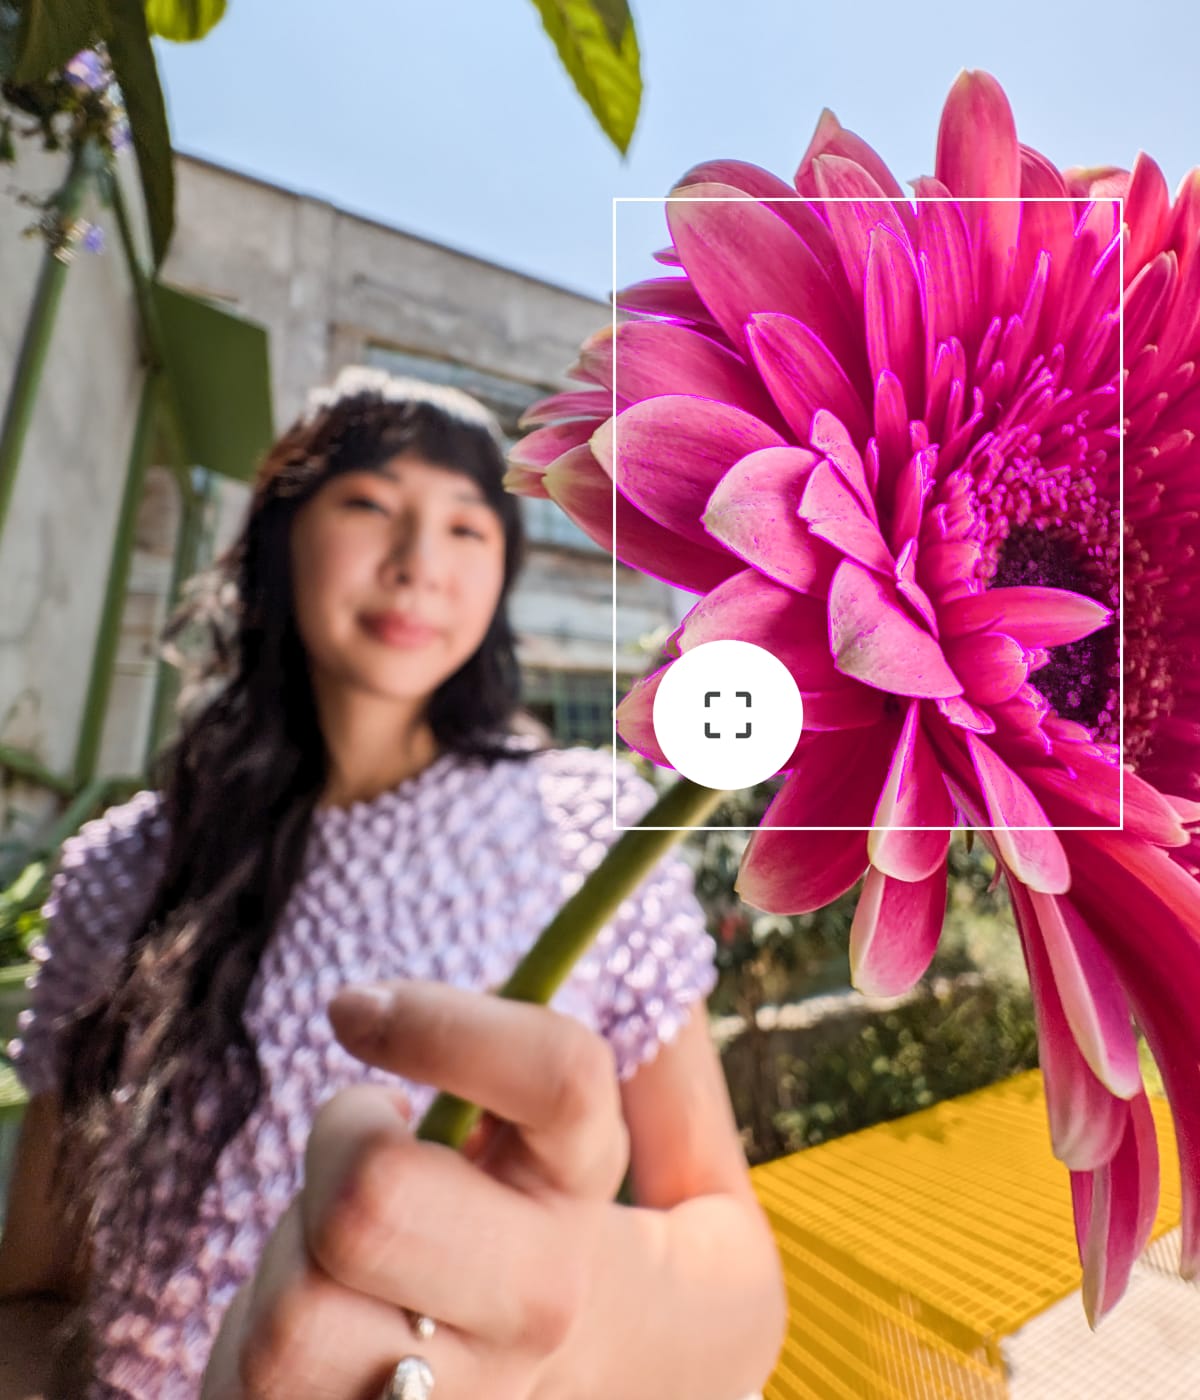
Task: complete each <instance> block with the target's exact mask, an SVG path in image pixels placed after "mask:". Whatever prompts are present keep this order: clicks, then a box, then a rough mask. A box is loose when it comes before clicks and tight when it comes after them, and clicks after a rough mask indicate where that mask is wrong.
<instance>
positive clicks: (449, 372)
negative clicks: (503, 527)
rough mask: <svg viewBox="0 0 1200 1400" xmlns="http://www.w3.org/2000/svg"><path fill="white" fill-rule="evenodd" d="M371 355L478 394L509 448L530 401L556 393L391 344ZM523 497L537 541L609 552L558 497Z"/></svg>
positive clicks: (398, 369)
mask: <svg viewBox="0 0 1200 1400" xmlns="http://www.w3.org/2000/svg"><path fill="white" fill-rule="evenodd" d="M365 359H366V362H367V364H370V365H376V366H378V367H379V368H380V369H386V370H389V371H391V372H392V373H393V374H407V375H411V376H412V377H413V378H414V379H424V380H427V381H428V382H429V383H431V384H451V385H453V386H454V387H455V388H456V389H462V390H463V391H464V392H465V393H468V394H470V395H471V396H472V397H473V398H477V399H478V400H479V401H480V403H482V404H484V405H485V406H486V407H488V408H490V409H491V411H492V412H493V413H494V414H495V415H496V418H497V419H498V421H499V423H500V427H501V429H502V431H503V433H504V440H505V445H506V446H507V447H511V446H513V444H514V443H515V442H516V440H517V438H518V437H520V436H521V433H520V431H519V430H518V428H517V423H518V421H519V419H520V417H521V414H522V413H524V412H525V410H526V409H527V408H528V407H529V405H530V404H532V403H536V402H537V400H538V399H542V398H545V397H546V395H547V394H550V393H553V389H552V388H545V387H539V386H537V385H530V384H523V383H521V382H520V381H518V380H515V379H504V378H503V377H502V376H500V375H496V374H486V373H484V372H483V371H482V370H477V369H471V368H469V367H468V366H466V365H459V364H454V363H452V362H451V361H449V360H434V359H430V358H429V357H428V356H425V355H411V354H409V353H408V352H407V351H404V350H393V349H392V348H391V347H390V346H386V345H368V346H367V349H366V354H365ZM520 499H521V511H522V515H523V518H524V523H525V533H526V534H527V535H528V537H529V539H530V540H532V541H533V542H534V543H536V544H550V545H559V546H561V547H563V548H565V549H580V550H590V551H591V552H593V553H597V554H604V553H606V552H607V551H605V550H603V549H602V548H601V547H600V546H599V545H598V544H596V543H595V541H594V540H592V539H590V538H589V537H588V536H587V535H585V534H584V532H583V531H582V530H581V529H580V528H579V526H578V525H576V524H575V522H574V521H573V520H572V519H571V518H570V516H568V515H567V514H565V512H564V511H562V510H561V509H560V508H559V507H558V506H557V505H556V504H555V503H554V502H553V501H547V500H539V499H535V498H533V497H531V496H522V497H521V498H520Z"/></svg>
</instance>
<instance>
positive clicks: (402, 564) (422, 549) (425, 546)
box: [386, 526, 438, 576]
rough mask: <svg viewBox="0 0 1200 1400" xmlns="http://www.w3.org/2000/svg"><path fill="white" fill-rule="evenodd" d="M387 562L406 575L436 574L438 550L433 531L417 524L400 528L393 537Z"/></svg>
mask: <svg viewBox="0 0 1200 1400" xmlns="http://www.w3.org/2000/svg"><path fill="white" fill-rule="evenodd" d="M386 564H387V567H388V568H395V569H399V570H400V571H401V572H402V573H403V574H405V575H407V574H411V573H419V574H422V575H427V576H429V575H436V573H437V571H438V550H437V544H436V542H435V541H434V539H433V536H432V532H431V531H428V530H423V529H419V528H417V527H415V526H406V527H403V528H401V529H400V530H398V531H397V532H396V534H395V536H394V537H393V539H392V547H391V549H390V550H389V551H388V556H387V560H386Z"/></svg>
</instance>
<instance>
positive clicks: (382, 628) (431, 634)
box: [362, 614, 439, 647]
mask: <svg viewBox="0 0 1200 1400" xmlns="http://www.w3.org/2000/svg"><path fill="white" fill-rule="evenodd" d="M362 625H363V627H364V628H366V630H367V631H368V632H369V633H370V634H371V636H373V637H374V638H375V639H376V640H377V641H380V642H384V643H386V644H387V645H388V646H393V647H416V646H422V645H424V644H425V643H426V642H432V641H433V640H434V638H435V637H437V636H438V635H439V632H438V629H437V628H436V627H426V626H424V625H423V624H421V623H414V622H406V621H405V620H404V619H403V618H399V617H394V616H391V615H388V614H383V615H376V616H368V617H364V618H363V620H362Z"/></svg>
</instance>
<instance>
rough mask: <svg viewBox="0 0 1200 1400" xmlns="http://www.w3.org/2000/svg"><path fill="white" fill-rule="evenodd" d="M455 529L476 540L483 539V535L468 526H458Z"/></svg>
mask: <svg viewBox="0 0 1200 1400" xmlns="http://www.w3.org/2000/svg"><path fill="white" fill-rule="evenodd" d="M456 528H457V529H458V530H459V531H461V532H465V533H466V534H468V535H474V536H475V538H476V539H477V540H481V539H483V533H482V532H481V531H479V530H472V529H471V527H470V526H469V525H459V526H457V527H456Z"/></svg>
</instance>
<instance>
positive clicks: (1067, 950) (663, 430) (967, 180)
mask: <svg viewBox="0 0 1200 1400" xmlns="http://www.w3.org/2000/svg"><path fill="white" fill-rule="evenodd" d="M935 170H936V175H935V177H933V178H927V179H921V180H918V181H916V182H914V190H915V193H916V195H917V200H916V201H915V202H914V201H911V200H908V199H906V197H905V196H904V193H903V191H902V190H901V188H900V186H899V184H898V183H897V181H896V180H895V178H894V177H893V176H892V174H891V173H890V171H889V170H888V169H887V167H886V166H885V165H884V163H883V162H882V160H881V159H880V158H879V156H878V155H877V154H876V153H875V152H874V151H873V150H872V149H871V148H870V147H869V146H868V145H867V144H866V143H865V142H864V141H862V140H861V139H860V138H859V137H857V136H855V135H853V134H852V133H850V132H848V131H846V130H844V129H843V128H842V127H841V126H840V125H839V124H838V123H837V121H836V119H835V118H834V117H833V116H832V114H831V113H829V112H826V113H824V114H823V115H822V117H821V120H820V122H819V123H818V126H817V131H816V134H815V136H814V138H813V140H812V143H811V144H810V146H809V149H808V150H807V151H806V152H805V154H804V157H803V159H802V160H801V162H800V165H799V168H798V170H797V171H796V175H795V179H794V184H793V185H788V184H786V183H785V182H784V181H782V180H780V179H778V178H777V177H775V176H774V175H772V174H770V173H769V172H767V171H765V170H762V169H759V168H758V167H755V166H752V165H747V164H743V163H740V162H737V161H716V162H709V163H706V164H703V165H700V166H697V167H695V168H694V169H693V170H691V171H690V172H688V174H687V175H686V176H685V177H684V178H683V180H682V181H681V182H680V183H679V185H678V186H677V187H676V189H675V190H674V191H673V192H672V193H673V195H674V196H676V200H673V201H672V202H671V203H669V204H668V206H667V220H668V225H669V228H670V233H671V246H670V247H669V248H667V249H664V250H663V251H662V252H660V253H659V254H657V255H656V256H657V258H658V259H659V261H660V262H662V263H664V264H666V265H668V266H669V267H673V268H675V269H677V270H675V271H672V272H671V273H670V274H669V275H667V276H663V277H658V278H654V279H651V280H648V281H645V282H641V283H638V284H637V285H636V286H633V287H630V288H627V289H626V290H624V291H623V292H620V293H618V294H617V296H616V303H617V306H618V307H620V308H621V309H623V310H624V311H625V312H627V313H629V316H630V319H627V320H624V321H623V322H622V323H621V324H620V325H618V326H617V327H616V331H615V336H614V333H613V331H612V329H611V328H607V329H605V330H601V331H599V332H597V334H596V335H595V336H593V337H592V338H591V339H590V340H589V341H588V342H587V343H586V344H585V345H584V346H583V349H582V353H581V355H580V359H579V361H578V363H577V365H575V366H574V367H573V368H572V371H571V374H572V377H574V378H576V379H577V380H579V381H580V383H581V385H582V387H580V388H579V389H577V390H572V391H570V392H568V393H563V394H557V395H554V396H553V397H551V398H549V399H547V400H545V401H543V402H542V403H540V404H538V405H535V406H534V408H533V409H531V410H530V412H529V413H528V414H527V415H526V420H525V423H526V426H530V427H534V428H535V431H533V432H532V433H530V434H529V435H528V436H527V437H526V438H525V439H524V440H523V441H522V442H520V443H519V444H517V446H516V448H515V449H514V450H513V452H512V454H511V465H512V470H511V472H510V474H509V477H508V484H509V486H510V489H513V490H515V491H517V492H521V493H525V494H530V495H543V496H549V497H551V498H553V499H554V500H556V501H557V502H558V503H559V505H560V506H561V507H562V508H563V509H564V510H565V511H566V512H567V513H568V514H569V515H570V516H571V517H572V518H573V519H574V520H575V521H576V522H577V523H578V524H579V525H580V526H581V527H582V528H583V529H584V530H586V531H587V532H588V533H589V535H591V536H592V538H594V539H596V540H598V541H599V542H600V543H602V544H603V545H605V547H607V548H610V549H611V548H613V545H614V541H613V536H612V521H613V514H614V500H615V514H616V524H617V535H616V553H617V555H618V557H619V558H620V559H621V560H622V561H623V562H624V563H626V564H628V565H630V566H631V567H633V568H636V569H638V570H641V571H642V572H644V573H647V574H651V575H653V576H655V577H657V578H661V579H665V580H666V581H667V582H669V583H671V584H674V585H675V586H677V587H680V588H683V589H685V590H687V591H690V592H692V593H695V594H698V595H700V596H699V600H698V601H697V603H696V604H695V606H694V607H693V608H692V610H691V611H690V612H689V613H688V615H687V617H686V618H685V619H684V621H683V622H682V624H681V625H680V627H679V628H678V629H677V631H676V632H675V633H674V634H673V636H672V638H671V639H670V642H669V644H668V648H667V650H668V655H669V656H672V657H677V656H679V655H680V654H681V653H682V652H684V651H686V650H687V649H688V648H690V647H693V646H697V645H700V644H701V643H703V642H707V641H713V640H718V639H728V638H735V639H741V640H746V641H752V642H755V643H757V644H758V645H760V646H763V647H765V648H766V649H768V650H770V651H771V652H773V653H774V654H775V655H776V656H778V657H779V658H780V659H781V660H782V661H783V662H784V663H785V664H786V665H787V666H788V668H789V670H790V671H791V674H792V675H793V677H794V678H795V680H796V683H797V685H798V686H799V688H800V690H801V692H802V695H803V698H804V711H805V733H804V736H803V737H802V738H801V740H800V742H799V744H798V746H797V748H796V750H795V752H794V754H793V755H792V756H791V758H790V760H789V761H788V763H787V764H786V765H784V781H783V782H782V786H781V787H780V789H779V791H778V793H777V795H776V796H775V798H774V800H773V802H772V803H771V806H770V808H769V809H768V811H767V812H766V814H765V816H764V818H763V821H762V823H761V825H760V827H759V828H758V829H757V830H756V831H755V833H754V834H753V836H752V838H751V840H750V842H749V845H748V847H747V850H746V853H745V856H744V859H743V861H742V865H741V870H740V873H739V876H738V882H737V890H738V893H739V894H740V895H741V896H742V898H743V899H744V900H746V902H747V903H749V904H751V905H754V906H756V907H758V908H760V909H764V910H768V911H771V912H778V913H797V912H803V911H808V910H813V909H816V908H820V907H821V906H823V905H825V904H827V903H829V902H830V901H831V900H833V899H835V898H836V897H837V896H839V895H841V894H843V893H844V892H845V891H847V890H848V889H850V888H851V887H852V886H853V885H854V884H855V883H856V882H857V881H858V880H859V879H862V878H863V877H864V876H865V880H864V883H863V887H862V892H861V896H860V899H859V903H858V906H857V912H856V915H855V919H854V924H853V929H852V933H851V963H852V970H853V974H854V978H855V982H856V985H858V986H860V987H861V988H863V989H867V990H871V991H876V992H897V991H900V990H903V989H904V988H906V987H908V986H910V985H911V984H912V983H913V982H914V981H915V980H916V979H917V978H918V977H919V976H920V975H921V974H922V972H923V971H924V970H925V968H926V967H927V966H928V964H929V961H930V959H931V957H932V956H933V952H934V949H935V947H936V944H937V941H938V937H939V935H940V932H941V927H942V920H943V915H944V911H945V900H946V853H947V848H948V842H949V837H950V830H949V829H950V828H951V827H952V826H954V825H955V824H958V823H963V822H965V823H967V824H970V825H972V826H975V827H978V828H981V829H982V830H983V832H984V839H985V840H986V841H987V843H988V844H989V846H990V847H991V849H992V850H993V852H994V854H995V856H996V859H997V861H998V864H999V866H1000V868H1001V869H1002V871H1003V873H1004V875H1005V877H1006V879H1007V882H1008V884H1009V887H1010V889H1011V891H1012V898H1013V905H1014V910H1015V913H1016V918H1017V925H1018V929H1019V931H1020V935H1021V939H1022V944H1023V947H1024V950H1025V957H1026V963H1027V965H1028V968H1029V973H1030V980H1031V984H1032V988H1033V993H1034V999H1035V1006H1036V1011H1037V1017H1038V1029H1039V1037H1040V1043H1041V1058H1042V1066H1043V1070H1044V1073H1045V1080H1046V1089H1047V1099H1048V1106H1049V1113H1050V1122H1051V1129H1052V1136H1053V1141H1054V1146H1055V1150H1056V1152H1057V1154H1058V1155H1059V1156H1060V1158H1061V1159H1062V1160H1063V1161H1064V1162H1065V1163H1066V1165H1067V1166H1068V1167H1069V1168H1070V1169H1071V1171H1072V1174H1073V1176H1072V1180H1073V1187H1074V1198H1075V1205H1076V1218H1077V1225H1078V1234H1079V1243H1080V1253H1081V1258H1082V1260H1083V1264H1084V1274H1085V1288H1084V1293H1085V1303H1086V1305H1087V1308H1088V1311H1089V1315H1090V1316H1091V1317H1092V1318H1093V1319H1095V1318H1097V1317H1098V1316H1099V1315H1101V1314H1102V1313H1103V1312H1104V1311H1105V1310H1106V1309H1107V1308H1108V1307H1110V1306H1111V1305H1112V1303H1113V1302H1114V1301H1115V1300H1116V1299H1117V1298H1118V1297H1119V1296H1120V1293H1121V1291H1122V1290H1123V1288H1124V1287H1125V1284H1126V1282H1127V1279H1128V1275H1129V1270H1130V1268H1131V1266H1132V1263H1133V1260H1134V1259H1135V1258H1136V1256H1137V1254H1138V1253H1139V1252H1140V1250H1141V1248H1142V1247H1143V1246H1144V1244H1145V1242H1146V1240H1147V1238H1148V1235H1149V1230H1150V1228H1151V1224H1152V1221H1153V1218H1154V1209H1155V1204H1156V1201H1157V1189H1158V1174H1157V1158H1156V1152H1155V1146H1154V1135H1153V1125H1152V1121H1151V1116H1150V1113H1149V1110H1148V1107H1147V1104H1146V1099H1145V1094H1144V1091H1143V1088H1142V1082H1141V1076H1140V1073H1139V1069H1138V1060H1137V1045H1136V1037H1135V1022H1136V1024H1137V1025H1140V1026H1141V1027H1142V1028H1143V1030H1144V1031H1145V1033H1146V1035H1147V1037H1148V1039H1149V1041H1150V1043H1151V1046H1152V1048H1153V1050H1154V1052H1155V1055H1156V1058H1157V1059H1158V1062H1159V1064H1160V1067H1161V1069H1162V1073H1163V1077H1164V1082H1165V1084H1166V1087H1167V1090H1168V1093H1169V1095H1170V1098H1171V1103H1172V1108H1173V1111H1174V1114H1175V1120H1176V1124H1177V1129H1178V1140H1179V1146H1180V1152H1181V1157H1182V1164H1183V1182H1184V1219H1183V1266H1184V1270H1185V1272H1187V1273H1189V1274H1190V1273H1194V1272H1195V1271H1196V1270H1197V1269H1198V1268H1200V1010H1198V1008H1200V885H1198V884H1197V881H1196V880H1195V878H1193V877H1194V874H1195V872H1196V869H1197V863H1196V848H1195V847H1194V846H1193V845H1192V844H1191V836H1190V833H1189V831H1188V830H1187V827H1188V826H1189V825H1190V824H1192V823H1193V822H1195V821H1196V820H1197V819H1200V806H1197V805H1196V803H1195V802H1193V801H1192V800H1191V799H1192V798H1194V797H1196V796H1200V776H1198V772H1197V769H1198V765H1197V761H1196V760H1197V750H1198V748H1200V685H1198V682H1200V660H1198V650H1197V642H1196V640H1195V639H1196V638H1197V636H1198V635H1200V633H1198V632H1197V627H1196V622H1197V608H1198V603H1197V590H1196V588H1195V583H1196V575H1197V563H1196V541H1197V533H1198V532H1197V528H1196V519H1197V515H1196V511H1197V504H1198V501H1200V487H1198V485H1197V482H1198V481H1200V477H1198V476H1197V473H1196V471H1195V466H1196V459H1197V449H1196V445H1195V424H1196V423H1197V420H1198V419H1200V389H1198V388H1197V387H1196V386H1197V382H1198V372H1197V363H1198V361H1200V248H1198V240H1200V172H1194V173H1193V175H1192V176H1190V177H1189V178H1188V179H1187V180H1186V181H1185V182H1184V185H1183V187H1182V188H1181V190H1180V193H1179V195H1178V196H1177V198H1176V200H1175V202H1174V204H1173V205H1172V203H1171V201H1170V199H1169V198H1168V195H1167V192H1166V189H1165V186H1164V184H1163V180H1162V176H1161V173H1160V172H1159V171H1158V169H1157V167H1155V166H1154V164H1153V162H1151V161H1149V160H1148V159H1146V158H1145V157H1139V159H1138V161H1137V163H1136V164H1135V167H1134V170H1133V172H1132V174H1126V173H1125V172H1122V171H1118V170H1115V169H1110V170H1103V171H1091V172H1070V171H1068V172H1066V173H1065V174H1064V173H1062V172H1060V171H1059V170H1057V169H1056V168H1055V167H1054V166H1053V165H1052V164H1051V163H1050V162H1049V161H1048V160H1047V159H1046V158H1045V157H1044V156H1041V155H1040V154H1038V153H1037V152H1036V151H1033V150H1031V149H1030V148H1029V147H1027V146H1024V145H1022V144H1021V143H1019V142H1018V140H1017V136H1016V130H1015V126H1014V122H1013V117H1012V113H1011V111H1010V108H1009V105H1008V102H1007V100H1006V98H1005V96H1004V93H1003V91H1002V90H1001V88H1000V86H999V85H998V84H997V83H996V81H995V80H994V79H993V78H991V77H989V76H988V75H987V74H984V73H964V74H962V75H961V76H960V77H959V79H958V80H957V82H956V83H955V85H954V87H953V89H952V91H951V93H950V96H949V98H948V100H947V102H946V106H945V109H944V111H943V114H942V120H941V126H940V130H939V133H938V142H937V157H936V164H935ZM797 196H802V197H803V198H802V199H797ZM1017 197H1020V199H1021V200H1023V201H1026V202H1020V201H1019V200H1018V198H1017ZM1120 198H1124V200H1125V205H1124V220H1122V217H1121V206H1120V204H1119V203H1118V202H1117V201H1118V199H1120ZM775 201H778V202H775ZM790 201H796V202H790ZM1122 245H1123V248H1122ZM1122 251H1123V255H1124V260H1123V266H1124V281H1123V282H1122V275H1121V274H1122V256H1121V255H1122ZM1122 312H1123V315H1124V329H1125V344H1124V364H1123V365H1122V353H1121V349H1122V346H1121V336H1120V320H1121V316H1122ZM1122 374H1123V376H1124V424H1122V419H1121V387H1122ZM614 409H615V414H616V417H615V418H614V416H613V414H614ZM1122 427H1123V428H1124V450H1125V477H1124V482H1125V516H1124V523H1122V518H1121V514H1120V511H1119V502H1120V487H1121V470H1120V446H1121V436H1122ZM614 491H615V495H614ZM1123 550H1124V560H1125V589H1124V595H1123V598H1122V592H1121V587H1120V578H1121V560H1122V551H1123ZM1122 601H1123V603H1124V624H1125V637H1126V648H1125V653H1124V656H1123V657H1122V656H1121V654H1120V650H1119V645H1118V643H1119V630H1120V629H1119V627H1118V623H1117V620H1116V610H1117V608H1118V606H1119V605H1120V604H1121V603H1122ZM669 664H670V663H669V662H668V666H669ZM668 666H664V667H662V668H661V669H660V670H658V671H656V672H655V673H654V674H652V675H650V676H648V677H646V678H645V679H644V680H642V681H640V682H639V683H638V684H637V685H636V686H635V687H634V688H633V689H632V690H631V691H630V693H629V695H627V696H626V697H625V699H624V700H623V702H622V703H621V705H620V707H619V708H618V711H617V726H618V729H619V731H620V733H621V735H622V737H623V738H624V739H625V740H626V741H627V742H628V743H629V744H630V745H631V746H632V747H633V748H635V749H637V750H638V751H640V752H641V753H643V754H645V755H647V756H648V757H649V758H651V759H652V760H653V761H654V762H656V763H658V764H661V765H664V766H669V765H668V764H667V760H666V757H665V755H664V754H663V752H662V750H661V748H660V747H659V744H658V742H657V740H656V737H655V734H654V727H653V723H652V708H653V701H654V694H655V691H656V689H657V687H658V684H659V683H660V681H661V679H662V676H663V674H664V673H665V671H666V670H667V669H668ZM1122 667H1123V671H1124V708H1123V711H1122V706H1121V703H1120V701H1121V684H1120V682H1121V676H1122ZM1122 717H1123V719H1124V743H1125V750H1124V759H1125V762H1124V763H1123V762H1122V753H1121V748H1120V742H1119V740H1120V733H1121V725H1122ZM1122 784H1123V788H1124V793H1123V808H1122V802H1121V789H1122ZM1122 813H1123V818H1124V820H1123V826H1122V824H1121V821H1120V819H1121V816H1122ZM794 828H807V829H805V830H797V829H794ZM836 828H843V829H841V830H838V829H836ZM845 828H849V829H845ZM914 828H915V829H914ZM1066 828H1073V829H1071V830H1067V829H1066ZM1079 828H1091V829H1083V830H1080V829H1079Z"/></svg>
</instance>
